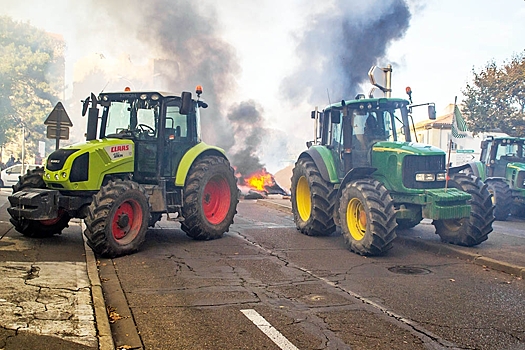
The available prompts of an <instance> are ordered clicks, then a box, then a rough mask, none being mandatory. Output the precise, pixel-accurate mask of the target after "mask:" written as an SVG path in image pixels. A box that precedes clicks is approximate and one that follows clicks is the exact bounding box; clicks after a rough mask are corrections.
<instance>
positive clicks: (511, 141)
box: [466, 136, 525, 221]
mask: <svg viewBox="0 0 525 350" xmlns="http://www.w3.org/2000/svg"><path fill="white" fill-rule="evenodd" d="M524 148H525V138H519V137H492V136H489V137H487V138H486V139H485V140H483V141H481V157H480V160H481V165H480V162H475V163H469V164H468V165H469V167H468V168H467V170H466V171H467V172H471V173H473V174H474V175H475V176H479V177H481V178H482V179H483V180H484V181H485V183H486V184H487V185H488V187H489V192H491V193H492V196H493V201H494V204H495V209H494V216H495V217H496V220H502V221H503V220H507V218H508V217H509V215H510V214H512V215H514V216H517V217H525V153H524V151H525V150H524Z"/></svg>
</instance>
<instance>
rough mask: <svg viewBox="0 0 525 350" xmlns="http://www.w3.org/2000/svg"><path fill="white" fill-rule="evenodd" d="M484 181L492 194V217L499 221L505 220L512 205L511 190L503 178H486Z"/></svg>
mask: <svg viewBox="0 0 525 350" xmlns="http://www.w3.org/2000/svg"><path fill="white" fill-rule="evenodd" d="M485 183H486V184H487V186H488V190H489V192H490V193H491V194H492V203H493V204H494V206H495V207H494V217H495V218H496V220H499V221H505V220H507V219H508V218H509V215H510V208H511V207H512V192H511V190H510V187H509V184H508V183H507V182H506V181H505V180H504V179H497V178H492V179H487V180H485Z"/></svg>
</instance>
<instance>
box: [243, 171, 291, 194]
mask: <svg viewBox="0 0 525 350" xmlns="http://www.w3.org/2000/svg"><path fill="white" fill-rule="evenodd" d="M233 168H234V170H235V177H236V178H237V181H238V183H237V187H238V188H239V190H240V191H241V193H242V194H243V196H245V197H244V198H249V197H250V199H257V198H266V197H267V196H268V195H269V194H280V195H288V193H287V192H286V191H285V190H284V189H283V188H282V187H281V186H279V184H278V183H277V182H276V181H275V178H274V176H273V175H272V174H271V173H269V172H268V171H266V169H265V168H262V169H260V170H257V171H255V172H253V173H251V174H249V175H247V176H244V175H243V174H241V173H239V172H238V170H237V168H236V167H235V166H234V167H233Z"/></svg>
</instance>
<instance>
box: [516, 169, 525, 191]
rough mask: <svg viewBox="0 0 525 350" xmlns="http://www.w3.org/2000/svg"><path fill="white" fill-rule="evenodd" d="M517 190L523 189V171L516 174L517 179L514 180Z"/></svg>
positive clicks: (524, 178)
mask: <svg viewBox="0 0 525 350" xmlns="http://www.w3.org/2000/svg"><path fill="white" fill-rule="evenodd" d="M516 187H517V188H525V171H520V172H518V177H517V179H516Z"/></svg>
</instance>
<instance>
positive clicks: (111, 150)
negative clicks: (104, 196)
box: [44, 139, 134, 190]
mask: <svg viewBox="0 0 525 350" xmlns="http://www.w3.org/2000/svg"><path fill="white" fill-rule="evenodd" d="M133 168H134V144H133V141H131V140H125V139H102V140H91V141H87V142H81V143H76V144H73V145H70V146H67V147H63V148H61V149H59V150H57V151H55V152H53V153H51V154H50V155H49V156H48V158H47V161H46V166H45V172H44V181H45V182H46V183H47V185H48V187H50V188H56V189H60V190H96V189H98V188H100V185H101V183H102V181H103V178H104V176H105V175H106V174H110V173H128V172H133Z"/></svg>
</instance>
